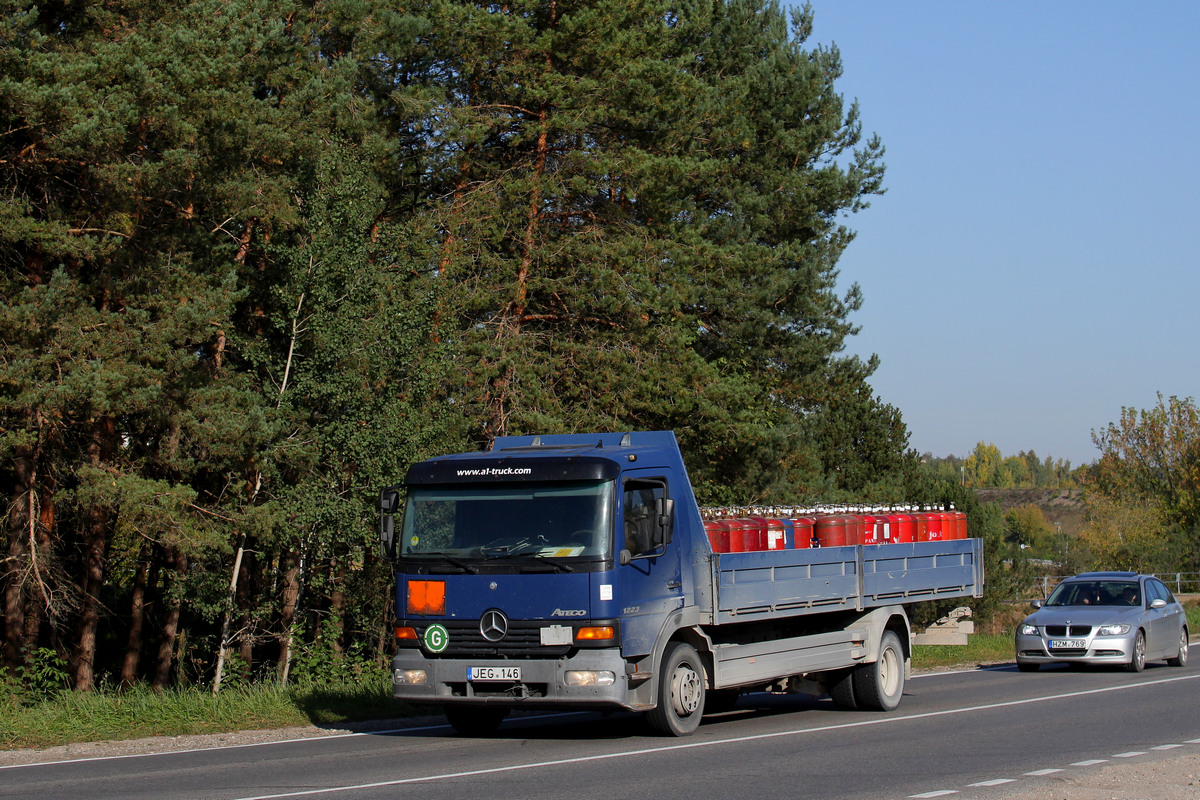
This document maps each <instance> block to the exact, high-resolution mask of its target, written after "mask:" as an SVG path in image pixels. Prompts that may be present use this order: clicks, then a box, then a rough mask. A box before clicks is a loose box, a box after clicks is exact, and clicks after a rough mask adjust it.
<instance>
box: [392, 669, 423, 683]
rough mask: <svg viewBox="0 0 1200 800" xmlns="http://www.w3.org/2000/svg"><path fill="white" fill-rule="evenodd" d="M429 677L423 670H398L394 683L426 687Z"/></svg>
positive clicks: (393, 678)
mask: <svg viewBox="0 0 1200 800" xmlns="http://www.w3.org/2000/svg"><path fill="white" fill-rule="evenodd" d="M428 680H429V679H428V677H427V676H426V675H425V670H423V669H398V670H396V674H395V675H394V676H393V677H392V682H393V683H396V684H401V685H404V686H424V685H425V684H426V683H427V682H428Z"/></svg>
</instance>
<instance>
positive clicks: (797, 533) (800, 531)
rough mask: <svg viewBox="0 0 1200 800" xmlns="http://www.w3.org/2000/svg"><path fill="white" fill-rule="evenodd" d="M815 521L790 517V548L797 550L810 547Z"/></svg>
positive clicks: (808, 518)
mask: <svg viewBox="0 0 1200 800" xmlns="http://www.w3.org/2000/svg"><path fill="white" fill-rule="evenodd" d="M816 522H817V521H816V520H815V519H813V518H812V517H792V529H793V531H794V532H793V534H792V546H793V547H797V548H803V547H812V542H813V536H814V534H813V526H814V525H815V524H816Z"/></svg>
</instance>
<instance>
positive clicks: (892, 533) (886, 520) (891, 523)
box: [875, 509, 896, 544]
mask: <svg viewBox="0 0 1200 800" xmlns="http://www.w3.org/2000/svg"><path fill="white" fill-rule="evenodd" d="M875 536H876V538H877V539H879V544H895V543H896V515H895V514H893V513H892V512H890V511H886V510H882V509H881V510H879V511H876V512H875Z"/></svg>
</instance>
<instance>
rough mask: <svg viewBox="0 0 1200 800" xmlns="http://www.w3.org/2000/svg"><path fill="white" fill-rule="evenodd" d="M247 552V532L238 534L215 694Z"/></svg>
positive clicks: (220, 676)
mask: <svg viewBox="0 0 1200 800" xmlns="http://www.w3.org/2000/svg"><path fill="white" fill-rule="evenodd" d="M245 552H246V534H245V533H244V532H243V533H240V534H238V546H237V555H236V556H235V557H234V561H233V574H232V576H231V577H230V578H229V594H228V595H227V596H226V598H225V613H224V614H223V615H222V616H221V638H220V640H219V641H218V642H217V673H216V675H215V676H214V677H213V687H212V690H213V694H217V693H219V692H220V691H221V680H222V678H223V677H224V673H225V660H226V659H227V658H228V652H229V624H230V622H231V621H232V619H233V603H234V599H235V597H236V595H237V586H238V577H239V575H240V574H241V571H242V556H243V555H244V554H245Z"/></svg>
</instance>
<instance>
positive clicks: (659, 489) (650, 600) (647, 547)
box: [614, 470, 683, 657]
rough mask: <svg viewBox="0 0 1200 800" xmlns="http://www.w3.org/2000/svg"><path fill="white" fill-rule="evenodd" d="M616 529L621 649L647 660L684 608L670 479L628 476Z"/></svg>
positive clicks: (644, 474)
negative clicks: (669, 620)
mask: <svg viewBox="0 0 1200 800" xmlns="http://www.w3.org/2000/svg"><path fill="white" fill-rule="evenodd" d="M615 527H616V539H617V541H616V542H615V543H614V544H615V549H616V552H617V553H619V557H618V566H617V572H618V578H617V585H618V587H619V593H618V597H619V598H620V601H621V631H622V637H621V638H622V650H623V653H624V655H625V656H626V657H629V656H638V655H645V654H647V653H650V652H651V651H653V649H654V643H655V640H656V639H657V637H658V633H659V631H660V630H661V629H662V627H663V624H664V623H665V622H666V618H667V616H668V615H670V614H671V613H672V612H674V611H676V610H677V609H679V608H682V607H683V576H682V573H681V564H680V556H679V548H678V546H676V544H675V542H674V533H673V532H674V501H673V499H672V498H671V491H670V485H669V482H668V480H667V478H666V477H665V476H664V475H662V474H661V473H658V474H655V473H654V472H653V471H650V470H636V471H632V472H629V473H626V475H625V476H624V479H623V481H622V491H621V507H620V509H619V510H618V515H617V525H616V526H615Z"/></svg>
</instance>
